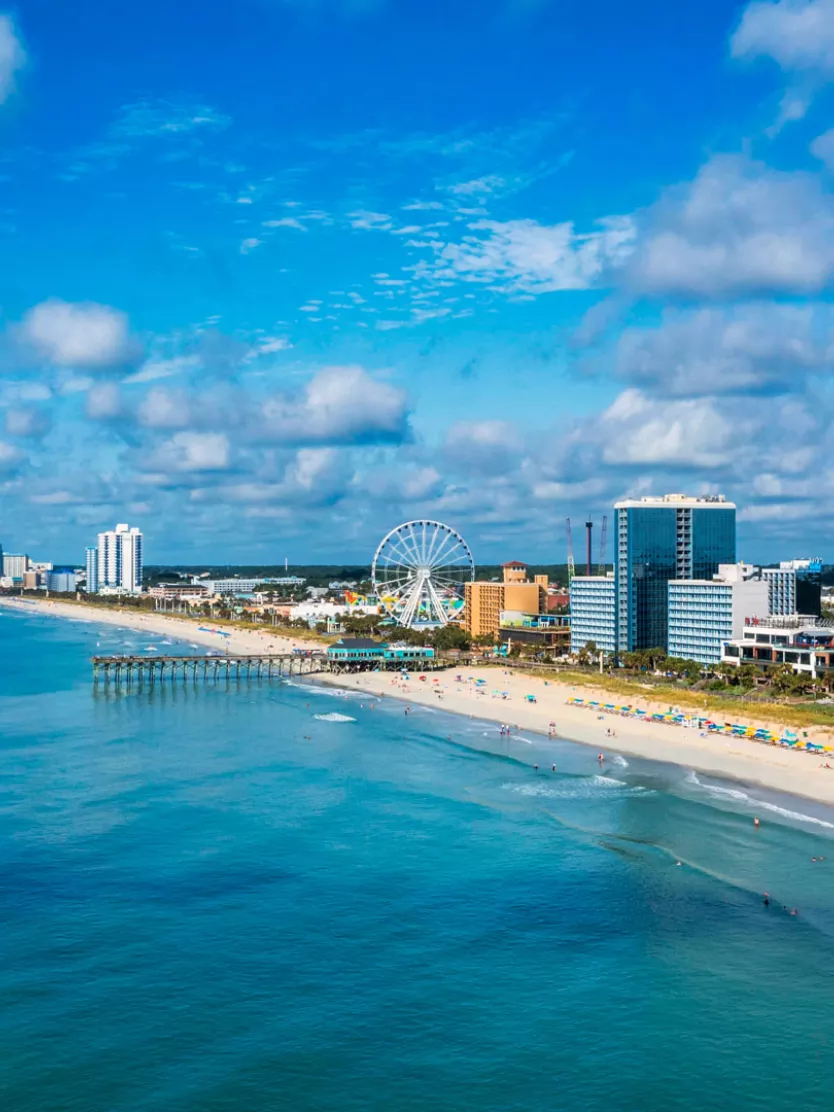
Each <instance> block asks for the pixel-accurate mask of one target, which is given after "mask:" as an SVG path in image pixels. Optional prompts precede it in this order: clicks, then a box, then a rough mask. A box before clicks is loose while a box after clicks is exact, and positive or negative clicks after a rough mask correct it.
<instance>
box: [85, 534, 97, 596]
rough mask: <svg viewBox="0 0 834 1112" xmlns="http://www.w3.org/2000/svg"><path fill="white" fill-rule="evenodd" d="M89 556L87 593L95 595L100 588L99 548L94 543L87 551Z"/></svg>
mask: <svg viewBox="0 0 834 1112" xmlns="http://www.w3.org/2000/svg"><path fill="white" fill-rule="evenodd" d="M86 556H87V594H88V595H93V594H95V592H96V591H97V590H98V549H97V548H96V546H95V545H94V544H92V545H90V546H89V547H88V548H87V551H86Z"/></svg>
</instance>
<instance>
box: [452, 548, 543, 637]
mask: <svg viewBox="0 0 834 1112" xmlns="http://www.w3.org/2000/svg"><path fill="white" fill-rule="evenodd" d="M503 572H504V581H503V583H490V582H484V581H482V580H476V581H475V582H474V583H467V584H466V586H465V591H466V609H465V611H464V616H463V625H464V628H465V629H466V631H467V632H468V633H469V635H470V637H487V636H490V635H491V636H492V637H497V636H498V624H499V621H500V617H501V611H502V610H520V611H522V612H523V613H525V614H541V613H542V611H543V610H544V607H545V605H546V598H547V576H546V575H537V576H535V578H534V580H533V582H532V583H531V582H530V581H529V580H528V578H527V565H526V564H522V563H520V562H519V561H517V560H514V561H513V562H511V563H509V564H504V566H503Z"/></svg>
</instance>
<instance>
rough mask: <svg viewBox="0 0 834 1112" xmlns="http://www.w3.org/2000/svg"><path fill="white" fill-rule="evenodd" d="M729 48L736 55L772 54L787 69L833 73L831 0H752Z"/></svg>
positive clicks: (833, 12) (833, 8) (833, 4)
mask: <svg viewBox="0 0 834 1112" xmlns="http://www.w3.org/2000/svg"><path fill="white" fill-rule="evenodd" d="M730 49H731V51H732V54H733V56H734V57H735V58H761V57H769V58H772V59H773V60H774V61H775V62H776V63H777V64H778V65H779V66H780V67H781V68H782V69H783V70H786V71H788V72H797V71H803V70H811V71H817V72H819V73H821V74H831V73H834V0H775V2H774V0H754V3H752V4H749V5H748V6H747V8H745V10H744V14H743V15H742V17H741V23H740V24H739V26H738V29H737V30H736V32H735V34H734V35H733V37H732V39H731V41H730Z"/></svg>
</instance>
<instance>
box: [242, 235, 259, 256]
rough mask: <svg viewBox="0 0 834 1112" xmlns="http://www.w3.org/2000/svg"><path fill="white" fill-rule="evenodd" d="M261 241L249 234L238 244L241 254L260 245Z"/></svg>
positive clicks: (246, 253)
mask: <svg viewBox="0 0 834 1112" xmlns="http://www.w3.org/2000/svg"><path fill="white" fill-rule="evenodd" d="M261 242H262V241H261V240H260V239H257V238H256V237H255V236H250V237H249V238H248V239H245V240H244V241H243V243H241V245H240V253H241V255H248V254H250V253H251V252H252V251H254V250H256V249H257V248H258V247H260V246H261Z"/></svg>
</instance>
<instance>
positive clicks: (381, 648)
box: [327, 637, 435, 670]
mask: <svg viewBox="0 0 834 1112" xmlns="http://www.w3.org/2000/svg"><path fill="white" fill-rule="evenodd" d="M327 659H328V661H329V662H330V664H331V665H335V666H337V667H340V668H345V669H348V670H359V669H363V668H365V669H367V668H388V669H397V668H408V667H409V666H411V667H420V666H425V665H426V664H431V663H433V662H434V659H435V652H434V649H433V648H432V647H431V646H430V645H406V644H400V643H397V644H393V645H388V644H386V643H385V642H383V641H374V640H373V638H371V637H340V638H339V640H338V641H337V642H336V643H335V644H334V645H328V647H327Z"/></svg>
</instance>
